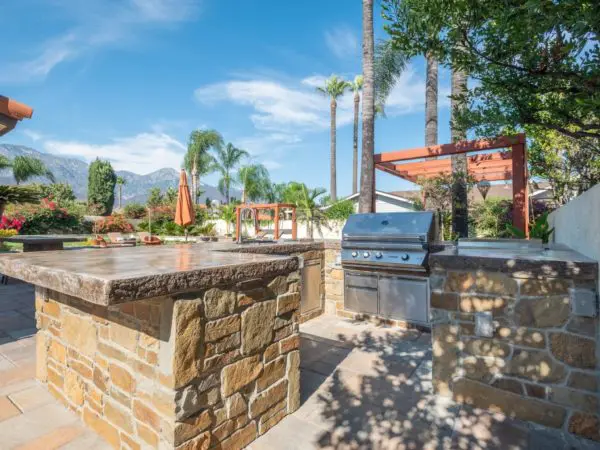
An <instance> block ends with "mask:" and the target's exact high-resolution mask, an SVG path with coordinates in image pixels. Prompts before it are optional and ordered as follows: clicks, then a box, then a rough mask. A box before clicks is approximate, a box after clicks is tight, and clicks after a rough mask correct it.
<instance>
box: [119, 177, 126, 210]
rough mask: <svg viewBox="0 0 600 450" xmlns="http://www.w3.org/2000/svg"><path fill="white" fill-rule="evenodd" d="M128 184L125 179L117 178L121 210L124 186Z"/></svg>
mask: <svg viewBox="0 0 600 450" xmlns="http://www.w3.org/2000/svg"><path fill="white" fill-rule="evenodd" d="M126 184H127V180H126V179H125V178H123V177H117V186H119V209H121V208H122V207H123V186H124V185H126Z"/></svg>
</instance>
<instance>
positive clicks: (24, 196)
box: [0, 185, 42, 205]
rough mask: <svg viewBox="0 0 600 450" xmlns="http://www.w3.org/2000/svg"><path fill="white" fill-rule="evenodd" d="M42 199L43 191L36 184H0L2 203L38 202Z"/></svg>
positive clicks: (0, 203) (0, 199)
mask: <svg viewBox="0 0 600 450" xmlns="http://www.w3.org/2000/svg"><path fill="white" fill-rule="evenodd" d="M41 199H42V192H41V191H40V190H39V189H38V188H37V187H34V186H6V185H0V205H5V204H7V203H37V202H39V201H40V200H41Z"/></svg>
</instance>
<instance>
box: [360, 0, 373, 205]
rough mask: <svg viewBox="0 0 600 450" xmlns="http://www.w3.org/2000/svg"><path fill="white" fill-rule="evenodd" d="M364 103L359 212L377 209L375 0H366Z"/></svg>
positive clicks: (364, 1) (364, 12)
mask: <svg viewBox="0 0 600 450" xmlns="http://www.w3.org/2000/svg"><path fill="white" fill-rule="evenodd" d="M362 4H363V19H362V23H363V43H362V47H363V77H364V83H363V105H362V161H361V167H360V197H359V201H358V212H361V213H370V212H373V211H374V209H375V169H374V166H373V152H374V149H375V86H374V71H373V64H374V55H375V43H374V38H373V0H363V2H362Z"/></svg>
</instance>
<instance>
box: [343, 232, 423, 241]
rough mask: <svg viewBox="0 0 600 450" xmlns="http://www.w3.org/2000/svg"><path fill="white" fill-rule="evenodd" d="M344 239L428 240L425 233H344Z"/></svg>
mask: <svg viewBox="0 0 600 450" xmlns="http://www.w3.org/2000/svg"><path fill="white" fill-rule="evenodd" d="M343 240H345V241H380V242H384V241H387V242H389V241H394V242H399V241H419V242H425V241H426V240H427V236H425V235H423V234H403V235H401V236H391V237H390V236H385V235H383V236H382V235H381V234H379V235H373V234H364V235H362V234H353V235H350V236H349V235H347V234H344V236H343Z"/></svg>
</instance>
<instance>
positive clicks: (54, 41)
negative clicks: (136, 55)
mask: <svg viewBox="0 0 600 450" xmlns="http://www.w3.org/2000/svg"><path fill="white" fill-rule="evenodd" d="M199 2H200V0H119V1H116V2H107V1H106V0H86V1H85V2H80V1H79V0H62V1H61V2H55V3H52V5H53V6H54V7H55V8H58V9H62V10H63V11H62V12H63V13H64V15H65V16H67V17H68V18H70V19H71V20H72V21H73V24H72V26H71V28H70V29H68V31H66V32H65V33H63V34H61V35H57V36H50V37H48V39H47V40H46V42H44V43H43V44H42V45H41V46H40V47H38V48H37V49H31V51H30V53H31V54H32V55H33V56H31V57H30V58H29V59H26V60H21V61H5V62H4V63H5V65H4V68H3V70H2V71H0V82H5V83H13V82H16V83H21V82H27V81H34V80H41V79H44V78H45V77H46V76H47V75H48V74H49V73H50V72H51V71H52V70H53V69H54V67H56V66H57V65H59V64H61V63H63V62H65V61H67V60H70V59H74V58H77V57H79V56H81V55H83V54H85V53H87V52H89V51H92V50H95V49H98V48H101V47H106V46H120V45H124V44H125V43H127V42H129V41H131V40H133V39H135V38H136V37H137V36H138V35H139V34H141V33H143V32H147V30H148V29H150V28H152V27H165V26H167V25H170V24H173V23H177V22H182V21H184V20H186V19H189V18H190V17H191V16H193V15H194V13H195V12H196V10H197V9H198V6H199ZM84 3H85V5H84Z"/></svg>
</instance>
